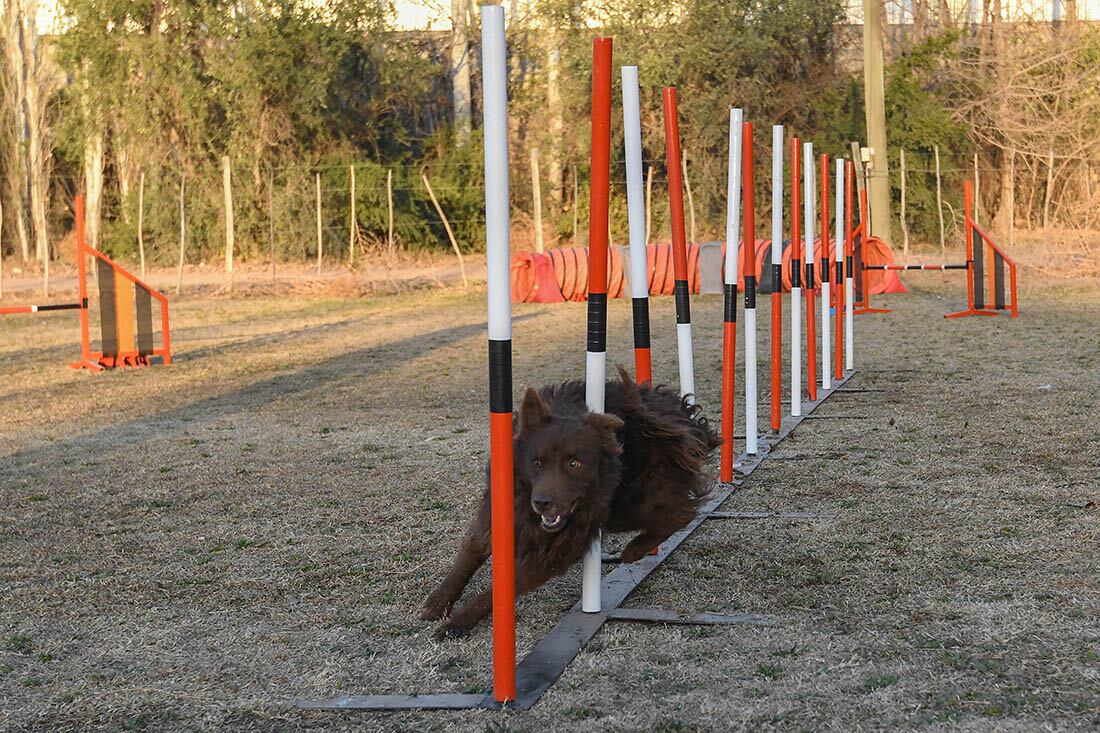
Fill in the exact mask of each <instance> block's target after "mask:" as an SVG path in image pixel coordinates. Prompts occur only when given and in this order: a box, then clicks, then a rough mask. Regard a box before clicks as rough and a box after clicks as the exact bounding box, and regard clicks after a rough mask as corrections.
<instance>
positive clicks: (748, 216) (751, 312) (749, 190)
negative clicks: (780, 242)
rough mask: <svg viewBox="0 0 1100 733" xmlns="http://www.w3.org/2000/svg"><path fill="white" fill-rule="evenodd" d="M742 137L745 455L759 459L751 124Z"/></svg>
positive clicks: (747, 124) (754, 197) (753, 182)
mask: <svg viewBox="0 0 1100 733" xmlns="http://www.w3.org/2000/svg"><path fill="white" fill-rule="evenodd" d="M742 130H743V132H742V135H741V175H742V184H741V212H742V213H741V217H742V219H744V222H745V224H744V226H745V234H744V236H743V237H742V242H743V244H742V246H743V247H744V248H745V275H744V277H743V278H742V279H743V280H744V281H745V452H746V453H748V454H749V455H750V456H754V455H756V450H757V432H756V431H757V429H758V426H757V424H756V209H755V207H756V196H755V192H754V189H755V185H756V183H755V180H754V175H753V165H754V161H753V151H752V123H751V122H746V123H745V124H744V126H743V128H742Z"/></svg>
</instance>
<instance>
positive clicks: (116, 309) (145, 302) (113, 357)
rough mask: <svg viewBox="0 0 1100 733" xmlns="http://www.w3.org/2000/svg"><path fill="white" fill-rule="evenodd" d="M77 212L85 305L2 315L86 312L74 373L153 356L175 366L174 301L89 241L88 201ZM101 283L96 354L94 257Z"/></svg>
mask: <svg viewBox="0 0 1100 733" xmlns="http://www.w3.org/2000/svg"><path fill="white" fill-rule="evenodd" d="M74 204H75V206H74V210H75V213H76V273H77V287H78V289H79V297H80V299H79V301H78V302H76V303H49V304H43V305H21V306H14V307H7V308H0V315H9V314H16V313H42V312H45V311H59V310H75V311H79V312H80V358H79V359H78V360H77V361H74V362H73V363H72V364H70V365H69V366H71V367H72V368H73V369H87V370H89V371H93V372H99V371H103V369H106V368H112V367H120V366H147V365H148V364H150V363H152V361H151V360H152V359H153V357H157V356H159V357H161V359H162V360H163V362H164V364H166V365H167V364H171V363H172V344H171V340H170V336H169V326H168V299H167V298H166V297H164V296H163V295H162V294H161V293H159V292H157V291H156V290H154V289H153V288H151V287H149V286H148V285H146V284H145V283H144V282H142V281H141V280H139V279H138V278H136V277H134V275H133V274H131V273H130V272H127V271H126V270H125V269H123V268H122V267H121V266H120V265H119V264H118V263H116V262H115V261H114V260H112V259H111V258H110V257H108V256H107V255H105V254H103V253H102V252H100V251H98V250H96V249H94V248H93V247H89V246H88V244H87V242H86V241H85V240H84V197H83V196H79V195H78V196H76V198H75V200H74ZM89 255H90V256H91V257H92V261H93V262H94V263H95V267H96V275H97V277H98V280H99V287H98V291H99V315H100V350H99V351H92V333H91V317H90V315H89V297H88V262H87V258H88V256H89ZM153 300H156V301H157V302H158V303H159V304H160V320H161V323H160V326H161V328H160V335H161V346H160V348H157V347H156V345H155V344H154V334H153Z"/></svg>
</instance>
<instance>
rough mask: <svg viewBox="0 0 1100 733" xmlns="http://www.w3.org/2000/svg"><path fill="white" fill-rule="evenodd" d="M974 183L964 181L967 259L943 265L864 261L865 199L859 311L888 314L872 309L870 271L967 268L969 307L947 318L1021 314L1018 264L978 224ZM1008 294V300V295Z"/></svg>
mask: <svg viewBox="0 0 1100 733" xmlns="http://www.w3.org/2000/svg"><path fill="white" fill-rule="evenodd" d="M973 196H974V192H973V186H972V185H971V183H970V181H964V182H963V215H964V219H963V236H964V237H965V238H966V262H958V263H950V264H948V263H944V264H940V265H908V264H906V265H867V264H863V263H861V262H860V261H859V260H860V253H861V252H862V249H863V244H864V242H865V241H870V240H871V239H872V238H871V237H869V236H866V227H865V225H864V223H865V222H866V219H867V215H866V212H867V208H866V201H865V200H864V201H863V202H862V204H863V206H862V214H863V216H862V219H863V221H862V222H860V226H859V227H858V228H857V229H856V230H855V232H854V235H853V242H852V245H853V247H854V248H855V251H856V253H857V254H856V260H857V265H856V267H857V268H859V269H860V270H861V271H862V277H861V278H860V283H859V292H858V293H857V298H858V299H859V303H858V306H859V307H858V309H857V310H856V312H857V313H889V312H890V309H889V308H872V307H871V304H870V301H871V291H870V288H869V287H868V283H867V273H869V272H873V271H876V270H877V271H888V272H896V271H908V270H933V271H947V270H966V309H965V310H961V311H958V312H956V313H947V314H945V315H944V318H963V317H965V316H996V315H999V314H1000V313H1001V312H1002V311H1008V312H1009V313H1010V314H1011V316H1012V317H1013V318H1018V317H1019V315H1020V307H1019V302H1018V300H1017V297H1016V263H1015V262H1014V261H1013V260H1012V258H1011V257H1009V256H1008V255H1007V254H1005V251H1004V250H1003V249H1001V247H1000V246H999V245H998V244H997V243H996V242H994V241H993V238H992V237H990V236H989V234H987V233H986V231H985V230H984V229H982V228H981V227H980V226H978V223H977V222H976V221H974V216H973V206H974V203H973ZM987 249H988V250H989V254H990V258H991V260H992V266H991V267H989V268H988V269H987V268H986V254H987V252H986V250H987ZM1006 269H1007V271H1008V283H1007V285H1008V289H1007V292H1006V288H1005V285H1006V283H1005V270H1006ZM987 288H988V293H991V294H992V295H993V302H992V303H989V302H987V301H986V295H987ZM1006 295H1007V296H1008V299H1007V300H1006V298H1005V296H1006Z"/></svg>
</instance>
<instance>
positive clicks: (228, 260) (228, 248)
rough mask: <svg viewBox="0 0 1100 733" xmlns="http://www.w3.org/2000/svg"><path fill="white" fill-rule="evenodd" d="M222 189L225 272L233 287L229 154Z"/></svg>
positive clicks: (229, 284) (231, 185)
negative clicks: (223, 200)
mask: <svg viewBox="0 0 1100 733" xmlns="http://www.w3.org/2000/svg"><path fill="white" fill-rule="evenodd" d="M222 191H223V193H224V194H225V274H226V276H227V277H228V278H229V283H228V288H229V289H230V290H232V289H233V247H234V242H233V173H232V171H231V170H230V167H229V156H228V155H223V156H222Z"/></svg>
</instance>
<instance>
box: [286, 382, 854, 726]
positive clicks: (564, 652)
mask: <svg viewBox="0 0 1100 733" xmlns="http://www.w3.org/2000/svg"><path fill="white" fill-rule="evenodd" d="M856 374H858V372H855V371H852V372H848V373H847V374H845V375H844V376H843V377H842V378H841V379H840V380H838V381H837V380H834V383H833V387H832V388H831V389H822V390H819V391H818V399H816V400H810V401H806V402H804V403H802V415H800V416H794V415H788V416H786V417H784V418H783V422H782V424H781V426H780V429H779V432H778V433H776V434H774V435H773V436H771V437H768V438H762V439H761V440H760V444H759V447H758V451H757V453H756V455H753V456H750V455H748V454H747V453H742V454H741V455H740V457H739V461H738V465H737V471H738V472H739V473H740V475H741V476H748V475H749V474H751V473H752V472H753V471H755V470H756V469H757V468H758V467H759V466H760V464H761V463H763V462H764V459H765V458H767V457H768V455H769V454H770V453H771V451H772V450H773V449H774V448H775V447H776V446H778V445H779V444H780V443H781V442H782V441H783V440H784V439H786V438H787V436H789V435H790V434H791V432H792V431H794V429H795V428H796V427H798V426H799V425H800V424H801V423H802V421H803V420H805V419H807V418H808V417H809V416H810V414H811V413H812V412H813V411H814V410H815V409H816V408H817V407H818V406H819V405H820V404H821V403H822V402H824V401H825V400H826V399H828V398H829V396H830V395H832V394H833V393H835V392H836V391H837V389H839V388H840V387H841V386H842V385H843V384H844V383H845V382H847V381H848V380H849V379H851V378H852V377H853V376H855V375H856ZM735 488H736V484H722V483H716V484H715V485H714V488H713V489H712V490H711V492H710V494H709V495H708V498H707V500H706V502H705V503H704V504H703V505H702V506H701V507H699V513H698V514H697V515H695V519H693V520H691V522H690V523H689V524H688V525H687V526H686V527H684V528H683V529H681V530H680V531H679V532H677V533H676V534H674V535H672V536H671V537H669V538H668V539H667V540H665V541H664V542H663V543H661V547H660V550H659V551H658V552H657V554H655V555H647V556H646V557H644V558H642V559H641V560H639V561H638V562H635V563H631V564H629V565H619V566H617V567H616V568H615V569H614V570H612V571H611V572H609V573H608V574H607V575H605V576H603V582H602V587H601V591H602V593H601V595H602V601H603V608H602V610H601V611H599V612H597V613H585V612H583V611H582V610H581V604H580V602H578V603H577V604H576V605H574V606H573V608H572V609H570V610H569V612H568V613H566V614H565V616H564V617H563V618H562V619H561V621H559V622H558V623H557V625H556V626H554V628H553V629H552V630H551V631H550V633H549V634H548V635H547V636H546V638H545V639H543V640H542V641H540V642H539V643H538V644H537V645H536V646H535V648H534V649H532V650H531V651H530V653H528V655H527V656H526V657H524V658H523V661H522V662H520V663H519V666H518V667H517V668H516V699H515V700H514V701H513V702H510V703H507V704H506V705H502V704H500V703H498V702H497V701H496V700H494V699H493V695H492V693H491V692H490V693H485V694H472V695H463V694H428V695H350V696H344V697H333V698H329V699H327V700H299V701H297V702H296V703H295V707H297V708H299V709H303V710H380V711H381V710H391V711H394V710H474V709H497V708H500V707H505V706H507V707H509V708H514V709H517V710H529V709H530V708H531V707H533V706H534V704H535V703H537V702H538V701H539V699H540V698H541V697H542V696H543V693H545V692H546V691H547V690H548V689H550V686H551V685H553V684H554V683H555V682H557V681H558V678H560V677H561V675H562V673H563V672H565V668H566V667H567V666H569V663H570V662H572V661H573V660H574V659H575V658H576V656H577V655H578V654H579V653H580V651H581V650H582V649H583V648H584V647H585V645H586V644H588V642H589V641H591V640H592V638H593V637H595V636H596V634H597V633H598V632H599V630H600V628H601V627H602V626H603V625H604V623H606V622H607V621H648V622H650V623H680V624H685V623H704V624H731V623H750V624H763V623H767V619H765V618H763V617H760V616H747V615H746V616H722V615H721V614H696V615H695V616H684V615H681V614H679V613H676V612H674V611H664V610H661V609H626V608H620V607H619V606H621V605H622V603H623V602H624V601H625V600H626V599H627V596H629V595H630V594H631V593H632V592H633V591H634V589H635V588H637V587H638V586H639V585H640V584H641V583H642V581H644V580H645V579H646V578H647V577H649V575H650V573H652V572H653V571H654V570H656V569H657V567H658V566H659V565H660V564H661V563H662V562H664V561H665V560H666V559H667V558H668V556H669V555H671V554H672V553H673V552H675V551H676V548H678V547H679V546H680V545H681V544H682V543H683V542H684V540H686V539H687V538H688V537H689V536H690V535H691V533H692V532H694V531H695V530H696V529H698V528H699V525H701V524H703V522H704V521H705V520H706V519H707V518H708V517H710V516H711V515H713V514H714V513H715V511H716V510H717V509H718V507H720V506H721V505H722V503H723V502H724V501H725V500H726V499H728V498H729V497H730V496H731V495H732V494H733V492H734V489H735ZM724 513H728V514H733V512H724ZM695 618H704V619H709V620H701V621H693V620H692V619H695ZM749 618H752V619H755V620H751V621H750V620H747V619H749ZM722 619H725V620H722ZM732 619H737V620H736V621H734V620H732Z"/></svg>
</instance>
